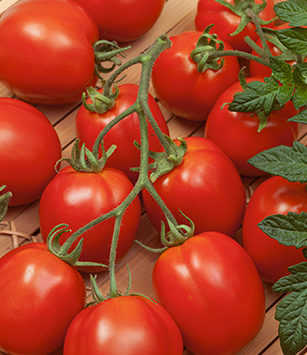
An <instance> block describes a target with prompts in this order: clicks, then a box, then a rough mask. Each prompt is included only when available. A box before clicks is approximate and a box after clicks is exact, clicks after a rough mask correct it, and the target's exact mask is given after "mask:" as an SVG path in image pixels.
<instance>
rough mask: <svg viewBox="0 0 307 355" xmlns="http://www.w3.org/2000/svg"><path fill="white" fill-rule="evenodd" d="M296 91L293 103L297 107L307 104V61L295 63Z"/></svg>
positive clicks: (294, 78)
mask: <svg viewBox="0 0 307 355" xmlns="http://www.w3.org/2000/svg"><path fill="white" fill-rule="evenodd" d="M293 80H294V87H295V92H294V95H293V104H294V107H295V108H296V109H299V108H300V107H302V106H304V105H306V104H307V63H301V64H299V65H295V67H294V71H293Z"/></svg>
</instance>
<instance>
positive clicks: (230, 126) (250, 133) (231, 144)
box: [205, 77, 297, 176]
mask: <svg viewBox="0 0 307 355" xmlns="http://www.w3.org/2000/svg"><path fill="white" fill-rule="evenodd" d="M254 80H257V81H263V77H253V78H249V79H247V82H250V81H254ZM239 91H242V88H241V85H240V83H239V82H237V83H235V84H233V85H232V86H231V87H229V88H228V89H227V90H225V91H224V92H223V94H222V95H221V96H220V97H219V98H218V99H217V101H216V103H215V105H214V106H213V108H212V110H211V111H210V114H209V116H208V119H207V122H206V126H205V137H206V138H209V139H211V140H212V141H213V142H214V143H216V144H217V145H218V146H219V147H220V148H221V149H222V150H223V151H224V152H225V153H226V154H227V155H228V156H229V158H230V159H231V160H232V161H233V162H234V164H235V165H236V167H237V168H238V171H239V173H240V174H241V175H247V176H258V175H263V174H264V173H263V172H262V171H261V170H259V169H256V168H255V167H253V166H252V165H250V164H249V163H248V162H247V161H248V159H249V158H251V157H253V156H254V155H256V154H258V153H260V152H261V151H263V150H266V149H270V148H273V147H275V146H278V145H281V144H284V145H288V146H292V143H293V141H294V140H295V139H296V137H297V123H295V122H288V119H289V118H290V117H292V116H294V115H295V114H296V113H297V112H296V110H295V108H294V106H293V104H292V102H289V103H287V104H286V105H285V106H284V108H282V109H281V110H279V111H273V112H272V113H271V115H270V116H269V118H268V122H267V125H266V127H265V128H263V129H262V130H261V132H258V131H257V130H258V125H259V119H258V117H257V116H256V115H253V114H250V113H244V112H232V111H229V110H228V108H227V106H224V107H223V104H224V103H226V102H231V101H232V99H233V96H234V94H235V93H237V92H239Z"/></svg>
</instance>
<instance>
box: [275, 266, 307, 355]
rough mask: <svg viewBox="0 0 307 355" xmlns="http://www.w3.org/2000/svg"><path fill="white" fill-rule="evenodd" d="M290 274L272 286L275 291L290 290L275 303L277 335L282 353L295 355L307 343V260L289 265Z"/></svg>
mask: <svg viewBox="0 0 307 355" xmlns="http://www.w3.org/2000/svg"><path fill="white" fill-rule="evenodd" d="M289 271H290V273H291V275H289V276H285V277H282V278H281V279H280V280H278V281H277V282H276V283H275V285H274V286H273V290H274V291H276V292H291V293H290V294H288V295H287V296H285V297H284V298H283V299H282V300H281V301H280V302H279V304H278V305H277V308H276V314H275V318H276V319H277V320H278V321H279V337H280V343H281V347H282V350H283V353H284V354H286V355H295V354H297V353H298V352H299V351H300V350H302V349H303V348H304V347H305V346H306V344H307V262H303V263H300V264H298V265H294V266H291V267H290V268H289Z"/></svg>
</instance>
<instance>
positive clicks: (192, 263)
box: [153, 232, 265, 355]
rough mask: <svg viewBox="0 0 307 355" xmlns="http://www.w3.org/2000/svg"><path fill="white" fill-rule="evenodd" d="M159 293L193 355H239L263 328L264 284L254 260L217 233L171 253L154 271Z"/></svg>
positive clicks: (198, 237)
mask: <svg viewBox="0 0 307 355" xmlns="http://www.w3.org/2000/svg"><path fill="white" fill-rule="evenodd" d="M153 285H154V288H155V292H156V294H157V296H158V298H159V300H160V302H161V304H162V306H164V307H165V308H166V310H167V311H168V312H169V313H170V314H171V315H172V317H173V318H174V320H175V321H176V323H177V324H178V326H179V329H180V330H181V333H182V336H183V342H184V344H185V345H186V346H187V348H189V350H191V351H192V352H193V354H209V355H215V354H218V355H223V354H235V353H237V352H238V351H239V350H240V349H241V348H242V347H243V346H244V345H246V344H247V343H248V342H249V341H250V340H251V339H252V338H253V337H255V336H256V334H257V333H258V332H259V330H260V329H261V327H262V324H263V320H264V314H265V303H264V301H265V300H264V292H263V286H262V282H261V280H260V277H259V274H258V272H257V270H256V268H255V265H254V264H253V262H252V260H251V258H250V257H249V256H248V254H247V253H246V252H245V251H244V249H243V248H242V247H241V246H240V245H239V244H238V243H237V242H235V241H234V240H233V239H231V238H229V237H227V236H226V235H224V234H221V233H217V232H206V233H201V234H199V235H195V236H193V237H191V238H190V239H188V240H187V241H186V242H184V243H183V244H182V245H180V246H175V247H171V248H169V249H168V250H166V251H165V252H163V253H162V254H161V255H160V257H159V258H158V260H157V262H156V264H155V266H154V270H153Z"/></svg>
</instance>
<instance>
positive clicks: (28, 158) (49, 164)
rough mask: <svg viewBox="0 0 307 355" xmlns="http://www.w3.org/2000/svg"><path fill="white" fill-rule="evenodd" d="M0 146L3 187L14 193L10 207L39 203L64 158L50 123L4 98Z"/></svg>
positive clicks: (31, 109)
mask: <svg viewBox="0 0 307 355" xmlns="http://www.w3.org/2000/svg"><path fill="white" fill-rule="evenodd" d="M0 145H1V150H0V166H1V170H0V185H7V190H9V191H11V192H12V194H13V197H12V198H11V199H10V205H21V204H25V203H29V202H32V201H35V200H37V199H38V198H39V197H40V196H41V194H42V192H43V189H44V188H45V186H46V185H47V184H48V183H49V181H50V180H51V179H52V178H53V177H54V175H55V169H54V166H55V164H56V162H57V161H58V159H60V158H61V144H60V141H59V138H58V135H57V133H56V131H55V130H54V128H53V127H52V125H51V124H50V122H49V121H48V119H47V118H46V117H45V116H44V115H43V114H42V113H41V112H40V111H38V110H37V109H36V108H34V107H32V106H30V105H29V104H27V103H24V102H21V101H19V100H16V99H11V98H4V97H1V98H0Z"/></svg>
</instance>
